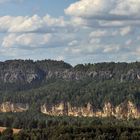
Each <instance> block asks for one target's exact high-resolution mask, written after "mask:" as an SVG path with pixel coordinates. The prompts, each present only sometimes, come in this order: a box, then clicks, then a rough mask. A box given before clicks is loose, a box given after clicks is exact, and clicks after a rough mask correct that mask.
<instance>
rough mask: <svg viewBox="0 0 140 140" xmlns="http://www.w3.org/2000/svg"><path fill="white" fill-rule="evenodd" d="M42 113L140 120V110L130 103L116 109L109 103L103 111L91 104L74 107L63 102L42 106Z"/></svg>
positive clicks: (122, 104)
mask: <svg viewBox="0 0 140 140" xmlns="http://www.w3.org/2000/svg"><path fill="white" fill-rule="evenodd" d="M41 112H42V113H44V114H47V115H51V116H63V115H66V116H75V117H77V116H79V117H100V118H102V117H115V118H117V119H129V118H136V119H137V118H140V110H139V109H138V108H137V107H136V106H135V105H134V104H133V103H132V102H130V101H128V102H124V103H121V104H120V105H118V106H116V107H114V106H113V105H112V104H111V103H110V102H107V103H105V104H104V107H103V109H102V110H98V109H96V108H94V107H93V106H92V105H91V104H90V103H88V104H87V105H86V106H85V107H74V106H71V105H70V103H63V102H62V103H60V104H57V105H54V106H48V105H47V104H44V105H42V106H41Z"/></svg>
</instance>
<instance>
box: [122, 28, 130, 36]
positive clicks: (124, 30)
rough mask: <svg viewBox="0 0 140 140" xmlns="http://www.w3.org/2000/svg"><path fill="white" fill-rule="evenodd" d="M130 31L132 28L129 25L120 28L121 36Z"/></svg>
mask: <svg viewBox="0 0 140 140" xmlns="http://www.w3.org/2000/svg"><path fill="white" fill-rule="evenodd" d="M131 32H132V28H131V27H130V26H127V27H124V28H121V29H120V34H121V36H125V35H128V34H130V33H131Z"/></svg>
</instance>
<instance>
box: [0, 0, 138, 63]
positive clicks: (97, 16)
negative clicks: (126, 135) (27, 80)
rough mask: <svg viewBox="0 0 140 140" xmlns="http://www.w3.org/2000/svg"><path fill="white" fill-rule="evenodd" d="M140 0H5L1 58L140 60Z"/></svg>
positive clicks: (1, 3)
mask: <svg viewBox="0 0 140 140" xmlns="http://www.w3.org/2000/svg"><path fill="white" fill-rule="evenodd" d="M139 13H140V0H125V1H124V0H79V1H76V0H0V44H1V45H0V60H1V61H4V60H7V59H34V60H37V59H40V60H41V59H55V60H64V61H66V62H69V63H71V64H73V65H75V64H77V63H89V62H90V63H95V62H105V61H107V62H108V61H109V62H110V61H115V62H118V61H119V62H120V61H123V62H124V61H125V62H132V61H139V60H140V45H139V44H140V29H139V25H140V15H139Z"/></svg>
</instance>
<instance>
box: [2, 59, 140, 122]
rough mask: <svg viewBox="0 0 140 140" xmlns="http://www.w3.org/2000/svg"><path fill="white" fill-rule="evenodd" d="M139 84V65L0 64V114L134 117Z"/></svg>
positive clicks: (139, 115)
mask: <svg viewBox="0 0 140 140" xmlns="http://www.w3.org/2000/svg"><path fill="white" fill-rule="evenodd" d="M139 83H140V63H139V62H135V63H113V62H112V63H97V64H85V65H83V64H78V65H76V66H75V67H73V66H71V65H70V64H67V63H65V62H63V61H53V60H42V61H32V60H9V61H5V62H0V94H1V98H0V103H1V104H0V112H22V111H27V110H29V111H30V110H31V111H32V110H34V111H37V112H38V113H39V112H42V113H45V114H47V115H53V116H59V115H62V116H63V115H68V116H88V117H110V116H113V117H116V118H127V119H128V118H131V117H132V118H139V117H140V112H139V107H140V87H139ZM70 112H71V113H70Z"/></svg>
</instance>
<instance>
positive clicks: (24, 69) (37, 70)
mask: <svg viewBox="0 0 140 140" xmlns="http://www.w3.org/2000/svg"><path fill="white" fill-rule="evenodd" d="M98 65H100V68H96V67H98ZM111 65H114V67H113V68H111V69H109V68H108V67H110V66H111ZM122 65H124V66H123V68H122ZM125 65H126V64H123V63H122V64H111V63H110V64H106V65H105V64H102V63H101V64H95V65H93V66H92V68H90V67H88V66H82V67H80V68H76V67H78V66H76V67H72V66H71V65H69V64H67V63H65V62H62V61H50V60H45V61H39V62H38V61H37V62H33V61H31V60H26V61H24V60H9V61H6V62H0V83H17V84H18V83H25V84H30V83H32V82H34V81H36V82H41V81H44V80H48V79H50V78H56V79H57V78H61V79H65V80H81V79H84V78H89V77H90V78H93V79H94V80H109V79H115V80H119V81H121V82H122V81H137V80H140V69H139V68H138V66H137V67H132V68H131V67H130V66H129V65H130V64H127V66H125ZM115 67H116V68H115ZM127 67H130V68H127ZM124 68H127V69H125V70H124Z"/></svg>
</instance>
